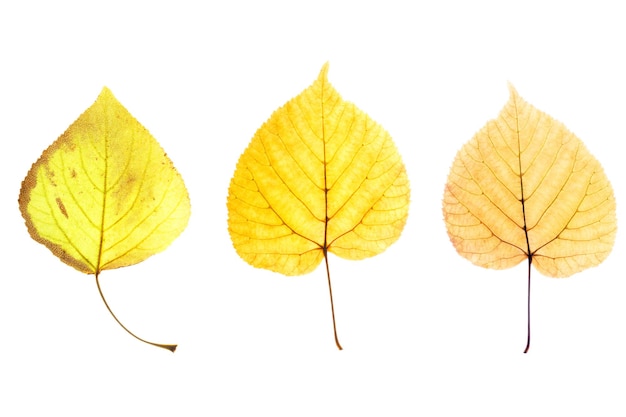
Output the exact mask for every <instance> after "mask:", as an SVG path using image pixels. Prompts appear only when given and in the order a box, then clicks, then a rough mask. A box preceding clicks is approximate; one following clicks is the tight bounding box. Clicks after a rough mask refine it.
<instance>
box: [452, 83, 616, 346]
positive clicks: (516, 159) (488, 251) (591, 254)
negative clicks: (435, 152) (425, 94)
mask: <svg viewBox="0 0 626 417" xmlns="http://www.w3.org/2000/svg"><path fill="white" fill-rule="evenodd" d="M443 214H444V218H445V223H446V227H447V229H448V235H449V237H450V240H451V241H452V243H453V245H454V247H455V248H456V250H457V251H458V253H459V254H460V255H462V256H463V257H465V258H467V259H469V260H470V261H472V262H473V263H474V264H476V265H479V266H482V267H486V268H496V269H504V268H510V267H513V266H515V265H517V264H519V263H520V262H522V261H524V260H527V261H528V268H529V270H528V281H529V288H530V265H531V263H532V265H534V266H535V268H537V270H538V271H539V272H541V273H542V274H544V275H547V276H550V277H567V276H570V275H572V274H575V273H576V272H580V271H582V270H584V269H586V268H589V267H592V266H596V265H598V264H600V263H601V262H602V261H603V260H604V259H605V258H606V257H607V256H608V255H609V253H610V252H611V249H612V247H613V242H614V240H615V232H616V228H617V223H616V217H615V199H614V197H613V190H612V188H611V184H610V183H609V180H608V179H607V177H606V175H605V174H604V171H603V170H602V167H601V166H600V163H599V162H598V161H597V160H596V159H595V158H594V157H593V156H592V155H591V154H590V153H589V151H588V150H587V148H586V147H585V145H584V144H583V143H582V142H581V141H580V139H578V138H577V137H576V136H574V134H573V133H571V132H570V131H569V130H567V128H566V127H565V126H564V125H563V124H562V123H560V122H558V121H556V120H554V119H553V118H552V117H550V116H549V115H547V114H545V113H543V112H541V111H540V110H538V109H536V108H535V107H533V106H531V105H530V104H528V103H527V102H526V101H524V100H523V99H522V98H521V97H520V96H519V95H518V94H517V92H516V91H515V89H514V88H513V87H512V86H510V99H509V101H508V103H507V104H506V105H505V106H504V108H503V109H502V111H501V112H500V114H499V116H498V118H497V119H495V120H492V121H489V122H488V123H487V124H486V125H485V126H484V127H483V128H482V129H481V130H480V131H479V132H478V133H477V134H476V135H475V136H474V137H473V138H472V139H471V140H470V141H469V142H467V143H466V144H465V145H464V146H463V147H462V148H461V150H460V151H459V152H458V154H457V155H456V158H455V160H454V163H453V165H452V168H451V170H450V174H449V176H448V182H447V184H446V187H445V192H444V199H443ZM529 337H530V336H529ZM527 349H528V345H527Z"/></svg>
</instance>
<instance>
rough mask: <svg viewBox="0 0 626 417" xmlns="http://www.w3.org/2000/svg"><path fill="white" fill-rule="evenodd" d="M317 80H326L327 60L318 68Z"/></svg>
mask: <svg viewBox="0 0 626 417" xmlns="http://www.w3.org/2000/svg"><path fill="white" fill-rule="evenodd" d="M317 79H318V80H319V81H328V61H326V63H325V64H324V65H322V69H321V70H320V74H319V75H318V76H317Z"/></svg>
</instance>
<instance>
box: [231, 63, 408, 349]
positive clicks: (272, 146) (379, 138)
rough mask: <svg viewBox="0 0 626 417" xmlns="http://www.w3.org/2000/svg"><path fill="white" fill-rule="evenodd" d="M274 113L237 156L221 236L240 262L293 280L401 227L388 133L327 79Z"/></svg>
mask: <svg viewBox="0 0 626 417" xmlns="http://www.w3.org/2000/svg"><path fill="white" fill-rule="evenodd" d="M327 72H328V64H325V65H324V66H323V67H322V70H321V71H320V73H319V76H318V78H317V80H316V81H315V82H314V83H313V84H312V85H311V86H310V87H308V88H307V89H306V90H304V91H303V92H302V93H301V94H300V95H298V96H297V97H295V98H294V99H292V100H290V101H289V102H287V103H286V104H285V105H284V106H283V107H281V108H279V109H278V110H276V111H275V112H274V113H273V114H272V116H271V117H270V118H269V120H268V121H267V122H265V123H264V124H263V125H262V126H261V128H260V129H259V130H258V131H257V132H256V134H255V135H254V137H253V138H252V141H251V142H250V144H249V145H248V148H247V149H246V150H245V152H244V153H243V154H242V155H241V158H240V159H239V162H238V163H237V168H236V170H235V173H234V176H233V178H232V180H231V182H230V187H229V190H228V203H227V205H228V213H229V216H228V230H229V233H230V236H231V239H232V242H233V245H234V247H235V250H236V251H237V253H238V254H239V256H241V258H243V259H244V260H245V261H246V262H248V263H249V264H251V265H253V266H255V267H257V268H265V269H269V270H272V271H276V272H279V273H281V274H285V275H301V274H306V273H309V272H311V271H313V270H314V269H315V268H316V267H317V266H318V265H319V264H320V262H321V261H322V259H324V260H325V262H326V272H327V278H328V287H329V292H330V301H331V311H332V316H333V330H334V335H335V342H336V344H337V347H338V348H339V349H341V345H340V344H339V340H338V338H337V330H336V325H335V315H334V306H333V301H332V289H331V285H330V272H329V268H328V256H327V255H328V252H332V253H334V254H335V255H337V256H339V257H342V258H345V259H363V258H367V257H370V256H374V255H377V254H379V253H381V252H383V251H384V250H385V249H387V247H389V245H391V244H392V243H393V242H395V241H396V240H397V239H398V237H399V236H400V233H401V232H402V229H403V228H404V225H405V222H406V218H407V214H408V208H409V182H408V178H407V175H406V171H405V168H404V164H403V163H402V159H401V158H400V154H399V153H398V151H397V149H396V147H395V145H394V143H393V141H392V140H391V137H390V136H389V134H388V133H387V132H386V131H385V130H384V129H383V128H382V127H381V126H380V125H379V124H377V123H376V122H374V121H373V120H372V119H371V118H370V117H369V116H367V115H366V114H365V113H364V112H362V111H361V110H359V109H358V108H357V107H356V106H355V105H354V104H352V103H349V102H346V101H344V100H343V99H342V98H341V96H340V95H339V93H337V91H336V90H335V89H334V88H333V87H332V85H331V84H330V83H329V82H328V79H327Z"/></svg>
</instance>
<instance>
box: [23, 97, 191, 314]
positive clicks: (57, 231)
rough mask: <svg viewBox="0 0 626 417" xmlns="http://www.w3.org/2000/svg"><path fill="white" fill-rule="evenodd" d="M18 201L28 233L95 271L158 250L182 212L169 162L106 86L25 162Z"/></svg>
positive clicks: (182, 220) (182, 196)
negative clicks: (30, 162)
mask: <svg viewBox="0 0 626 417" xmlns="http://www.w3.org/2000/svg"><path fill="white" fill-rule="evenodd" d="M19 205H20V210H21V212H22V215H23V217H24V219H25V220H26V226H27V227H28V231H29V233H30V235H31V236H32V238H33V239H35V240H36V241H38V242H40V243H42V244H44V245H45V246H46V247H48V249H50V250H51V251H52V252H53V253H54V254H55V255H56V256H58V257H59V258H60V259H61V260H62V261H63V262H65V263H67V264H69V265H71V266H73V267H74V268H76V269H78V270H79V271H82V272H85V273H88V274H95V275H96V278H97V277H98V275H99V273H100V272H101V271H103V270H106V269H113V268H119V267H123V266H128V265H133V264H136V263H138V262H141V261H143V260H145V259H146V258H148V257H149V256H152V255H154V254H155V253H157V252H160V251H162V250H164V249H165V248H166V247H167V246H168V245H169V244H170V243H171V242H172V241H173V240H174V239H175V238H176V237H177V236H178V235H179V234H180V233H181V232H182V231H183V230H184V229H185V227H186V226H187V222H188V220H189V215H190V204H189V196H188V194H187V190H186V188H185V185H184V183H183V180H182V178H181V176H180V175H179V174H178V172H177V171H176V169H175V168H174V166H173V165H172V162H171V161H170V159H169V158H168V157H167V155H166V154H165V152H164V151H163V149H162V148H161V147H160V146H159V144H158V143H157V142H156V140H155V139H154V138H153V137H152V135H150V133H149V132H148V131H147V130H146V129H145V128H144V127H143V126H142V125H141V124H139V122H137V120H135V119H134V118H133V117H132V115H131V114H130V113H129V112H128V111H127V110H126V109H125V108H124V107H123V106H122V105H121V104H120V103H119V102H118V101H117V100H116V99H115V97H114V96H113V94H112V93H111V91H109V90H108V89H107V88H104V89H103V90H102V92H101V93H100V96H99V97H98V99H97V100H96V102H95V103H94V104H93V105H92V106H91V107H89V108H88V109H87V110H86V111H85V112H84V113H83V114H82V115H81V116H80V117H79V118H78V119H77V120H76V121H75V122H74V123H73V124H72V125H71V126H70V127H69V128H68V129H67V131H66V132H65V133H63V135H61V137H59V138H58V139H57V140H56V141H55V142H54V143H53V144H52V145H51V146H50V147H49V148H48V149H46V150H45V151H44V152H43V154H42V155H41V157H40V158H39V160H38V161H37V162H36V163H35V164H33V166H32V168H31V170H30V171H29V173H28V175H27V176H26V178H25V179H24V182H23V184H22V189H21V192H20V197H19ZM120 324H121V323H120Z"/></svg>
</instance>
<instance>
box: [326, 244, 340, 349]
mask: <svg viewBox="0 0 626 417" xmlns="http://www.w3.org/2000/svg"><path fill="white" fill-rule="evenodd" d="M324 261H325V262H326V277H327V278H328V292H329V294H330V311H331V313H332V315H333V332H334V333H335V344H336V345H337V348H338V349H339V350H343V348H342V347H341V344H340V343H339V338H338V337H337V324H336V323H335V305H334V304H333V288H332V286H331V285H330V269H329V268H328V253H327V252H326V250H324Z"/></svg>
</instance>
